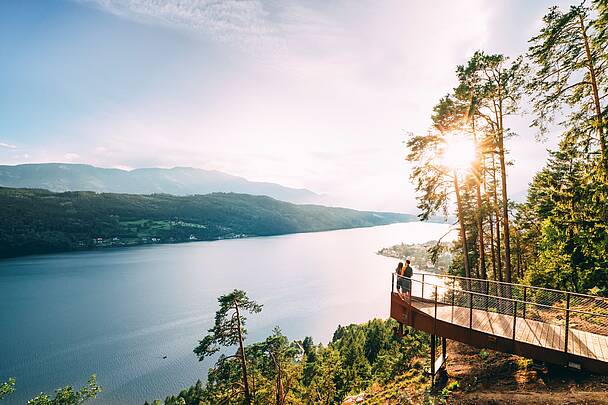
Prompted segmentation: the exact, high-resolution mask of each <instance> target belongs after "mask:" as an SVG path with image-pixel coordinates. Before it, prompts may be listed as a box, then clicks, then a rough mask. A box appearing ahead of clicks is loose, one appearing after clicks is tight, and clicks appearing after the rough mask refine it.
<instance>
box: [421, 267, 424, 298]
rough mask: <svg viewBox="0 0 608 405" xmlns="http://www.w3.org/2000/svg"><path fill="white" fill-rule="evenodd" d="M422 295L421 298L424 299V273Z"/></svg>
mask: <svg viewBox="0 0 608 405" xmlns="http://www.w3.org/2000/svg"><path fill="white" fill-rule="evenodd" d="M421 295H422V297H421V298H424V273H422V294H421Z"/></svg>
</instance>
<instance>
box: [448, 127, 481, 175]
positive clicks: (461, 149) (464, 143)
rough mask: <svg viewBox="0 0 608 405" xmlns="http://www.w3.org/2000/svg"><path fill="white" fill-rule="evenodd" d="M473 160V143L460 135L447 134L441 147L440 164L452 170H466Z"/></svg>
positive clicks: (463, 135) (465, 136)
mask: <svg viewBox="0 0 608 405" xmlns="http://www.w3.org/2000/svg"><path fill="white" fill-rule="evenodd" d="M474 160H475V143H474V142H473V141H472V140H471V138H469V137H468V136H467V135H465V134H462V133H453V134H449V135H448V136H447V137H446V142H445V145H444V147H443V153H442V156H441V162H442V164H443V165H444V166H446V167H448V168H450V169H452V170H463V169H468V168H469V167H470V166H471V164H472V163H473V161H474Z"/></svg>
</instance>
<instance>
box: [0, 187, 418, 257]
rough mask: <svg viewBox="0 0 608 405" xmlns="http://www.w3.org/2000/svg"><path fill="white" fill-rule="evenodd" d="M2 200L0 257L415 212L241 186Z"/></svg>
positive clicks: (268, 231)
mask: <svg viewBox="0 0 608 405" xmlns="http://www.w3.org/2000/svg"><path fill="white" fill-rule="evenodd" d="M0 206H1V207H2V215H1V216H0V257H10V256H19V255H25V254H34V253H47V252H57V251H67V250H74V249H85V248H92V247H107V246H127V245H136V244H145V243H175V242H184V241H194V240H214V239H222V238H237V237H247V236H267V235H281V234H287V233H295V232H313V231H326V230H332V229H343V228H356V227H365V226H374V225H384V224H390V223H394V222H407V221H411V220H413V219H414V217H413V216H411V215H406V214H395V213H380V212H365V211H355V210H351V209H345V208H330V207H323V206H317V205H295V204H291V203H286V202H282V201H278V200H274V199H272V198H270V197H264V196H251V195H247V194H234V193H213V194H207V195H195V196H185V197H177V196H171V195H165V194H155V195H133V194H98V193H94V192H88V191H83V192H66V193H53V192H50V191H46V190H29V189H12V188H0Z"/></svg>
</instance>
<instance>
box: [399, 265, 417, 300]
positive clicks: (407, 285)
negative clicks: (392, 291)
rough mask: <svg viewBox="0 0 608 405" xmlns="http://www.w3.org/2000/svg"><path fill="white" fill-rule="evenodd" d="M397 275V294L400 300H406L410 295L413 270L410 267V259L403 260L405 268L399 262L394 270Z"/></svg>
mask: <svg viewBox="0 0 608 405" xmlns="http://www.w3.org/2000/svg"><path fill="white" fill-rule="evenodd" d="M395 273H397V276H399V277H397V292H398V293H399V295H400V296H401V298H403V299H406V298H407V297H408V296H409V295H410V294H411V293H412V280H411V278H412V275H413V274H414V270H412V268H411V266H410V259H409V258H408V259H405V266H404V265H403V262H399V264H398V265H397V268H396V269H395Z"/></svg>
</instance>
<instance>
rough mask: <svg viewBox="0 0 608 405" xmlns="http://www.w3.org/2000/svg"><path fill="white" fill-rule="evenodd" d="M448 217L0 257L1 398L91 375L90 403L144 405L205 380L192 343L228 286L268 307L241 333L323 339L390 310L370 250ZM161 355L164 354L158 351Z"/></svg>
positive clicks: (19, 399)
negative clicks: (10, 381)
mask: <svg viewBox="0 0 608 405" xmlns="http://www.w3.org/2000/svg"><path fill="white" fill-rule="evenodd" d="M447 228H448V226H447V225H444V224H426V223H406V224H393V225H387V226H379V227H373V228H359V229H350V230H340V231H331V232H319V233H307V234H294V235H285V236H276V237H264V238H250V239H235V240H222V241H216V242H196V243H188V244H177V245H156V246H142V247H134V248H121V249H107V250H100V251H90V252H78V253H66V254H54V255H44V256H30V257H24V258H18V259H10V260H2V261H0V320H1V327H2V333H1V334H0V381H4V380H6V379H7V378H8V377H11V376H13V377H15V378H16V379H17V391H16V392H15V393H14V394H12V395H11V396H9V397H7V398H6V399H5V400H4V402H3V403H6V404H23V403H25V402H26V400H27V399H29V398H31V397H33V396H34V395H36V394H37V393H39V392H41V391H44V392H52V391H53V389H54V388H56V387H59V386H65V385H70V384H71V385H76V386H78V387H80V386H81V385H82V384H84V383H85V381H86V380H87V378H88V377H89V376H90V375H91V374H93V373H96V374H97V379H98V383H99V384H100V385H101V386H102V387H103V392H102V393H101V394H100V396H99V397H98V399H97V400H96V401H92V402H91V403H97V404H143V402H144V400H152V399H155V398H159V399H164V397H165V396H167V395H170V394H177V393H178V392H179V391H180V390H181V389H183V388H186V387H187V386H190V385H192V384H193V383H194V382H195V381H196V380H197V379H198V378H200V379H203V380H204V378H205V376H206V374H207V369H208V368H209V367H210V365H211V361H205V362H199V361H198V360H197V359H196V357H195V355H194V354H193V353H192V349H193V348H194V347H195V346H196V344H197V341H198V339H200V338H202V336H204V334H205V332H206V330H207V329H208V328H209V327H211V326H212V322H213V316H214V313H215V311H216V309H217V297H218V296H219V295H221V294H224V293H226V292H228V291H230V290H232V289H234V288H239V289H243V290H245V291H247V293H248V294H249V296H250V297H251V298H253V299H255V300H256V301H258V302H259V303H261V304H263V305H264V308H263V311H262V313H261V314H259V315H255V316H249V319H248V330H249V335H248V338H247V342H249V343H251V342H253V341H255V340H259V339H263V338H264V337H266V336H267V335H269V334H270V333H271V331H272V328H273V327H274V326H276V325H278V326H280V327H281V329H282V330H283V332H284V333H285V334H286V335H287V336H289V337H290V338H291V339H302V338H304V337H305V336H312V337H313V338H314V340H315V342H319V341H321V342H323V343H327V341H329V340H330V339H331V336H332V334H333V331H334V330H335V328H336V326H337V325H338V324H342V325H344V324H349V323H358V322H364V321H367V320H369V319H372V318H375V317H379V318H387V317H388V315H389V302H390V296H389V291H390V287H391V286H390V279H391V275H390V273H391V272H392V271H393V270H394V268H395V266H396V263H397V260H395V259H390V258H386V257H382V256H378V255H376V254H375V252H376V251H377V250H379V249H380V248H382V247H387V246H390V245H394V244H397V243H401V242H405V243H421V242H425V241H427V240H432V239H437V238H438V237H440V236H441V235H443V234H444V233H445V232H446V230H447ZM163 356H167V358H166V359H163Z"/></svg>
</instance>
